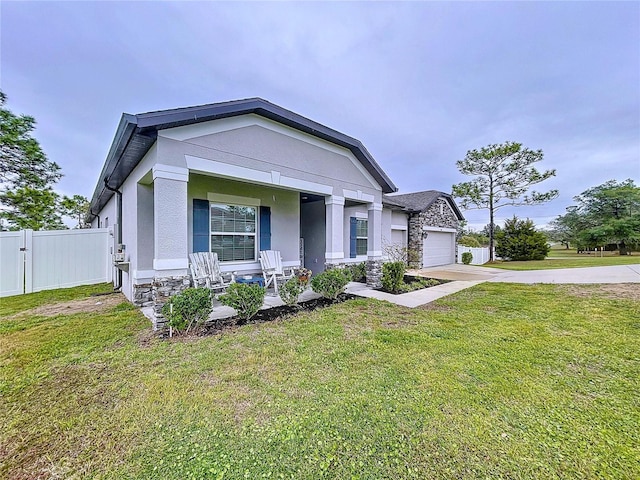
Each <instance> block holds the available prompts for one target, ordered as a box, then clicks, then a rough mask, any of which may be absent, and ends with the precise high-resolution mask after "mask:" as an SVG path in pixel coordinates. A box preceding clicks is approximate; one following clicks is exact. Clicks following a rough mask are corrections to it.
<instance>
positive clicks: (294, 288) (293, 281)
mask: <svg viewBox="0 0 640 480" xmlns="http://www.w3.org/2000/svg"><path fill="white" fill-rule="evenodd" d="M307 283H308V281H305V282H301V281H300V280H299V277H297V278H296V277H294V278H290V279H289V280H287V282H286V283H285V284H284V285H282V286H280V288H278V295H280V299H281V300H282V301H283V302H284V303H285V305H288V306H290V307H291V306H293V305H296V304H297V303H298V297H299V296H300V295H301V294H302V292H304V291H305V289H306V288H307Z"/></svg>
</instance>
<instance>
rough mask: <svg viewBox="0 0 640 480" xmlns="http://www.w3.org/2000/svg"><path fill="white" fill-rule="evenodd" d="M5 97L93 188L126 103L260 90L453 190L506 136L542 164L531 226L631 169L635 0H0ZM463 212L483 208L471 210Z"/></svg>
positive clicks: (398, 178)
mask: <svg viewBox="0 0 640 480" xmlns="http://www.w3.org/2000/svg"><path fill="white" fill-rule="evenodd" d="M0 15H1V38H0V40H1V60H0V66H1V71H0V73H1V77H0V85H1V86H2V90H3V91H4V92H5V93H6V94H7V95H8V97H9V101H8V107H9V108H10V109H11V110H12V111H13V112H15V113H25V114H29V115H32V116H34V117H35V118H36V120H37V122H38V127H37V130H36V132H35V136H36V138H37V139H38V140H39V141H40V144H41V145H42V147H43V148H44V150H45V152H46V153H47V155H48V156H49V158H50V159H51V160H54V161H56V162H57V163H58V164H59V165H60V166H61V167H62V171H63V173H64V175H65V176H64V178H63V179H62V180H61V181H60V183H59V184H58V186H57V190H58V191H59V192H61V193H64V194H67V195H73V194H81V195H85V196H87V197H90V196H91V194H92V193H93V189H94V187H95V184H96V181H97V177H98V174H99V172H100V169H101V168H102V165H103V162H104V160H105V158H106V155H107V152H108V150H109V146H110V144H111V141H112V139H113V136H114V133H115V129H116V126H117V124H118V121H119V119H120V116H121V114H122V113H123V112H127V113H141V112H147V111H152V110H160V109H165V108H176V107H183V106H191V105H199V104H205V103H214V102H218V101H225V100H232V99H240V98H247V97H254V96H259V97H263V98H265V99H267V100H269V101H271V102H273V103H276V104H278V105H281V106H282V107H285V108H287V109H289V110H292V111H294V112H296V113H299V114H301V115H304V116H306V117H308V118H311V119H312V120H315V121H317V122H320V123H322V124H324V125H326V126H328V127H331V128H334V129H336V130H339V131H341V132H343V133H345V134H347V135H350V136H353V137H355V138H357V139H359V140H360V141H362V142H363V143H364V145H365V146H366V147H367V149H368V150H369V151H370V152H371V154H372V155H373V156H374V158H375V159H376V160H377V161H378V163H379V164H380V165H381V166H382V168H383V169H384V170H385V171H386V172H387V174H388V175H389V176H390V177H391V179H392V180H393V181H394V182H395V183H396V185H397V186H398V187H399V189H400V192H401V193H409V192H414V191H419V190H429V189H434V190H442V191H444V192H451V185H452V184H454V183H458V182H461V181H465V180H469V179H470V178H471V177H465V176H463V175H462V174H460V173H459V172H458V170H457V168H456V166H455V162H456V160H459V159H462V158H464V156H465V153H466V152H467V150H470V149H474V148H480V147H483V146H486V145H488V144H492V143H502V142H504V141H506V140H512V141H518V142H521V143H523V144H524V145H525V146H526V147H529V148H531V149H534V150H537V149H542V150H543V151H544V153H545V160H544V161H543V162H541V163H540V164H539V169H551V168H553V169H556V170H557V175H556V177H555V178H553V179H551V180H548V181H546V182H544V183H542V184H540V185H539V186H538V189H539V190H544V191H546V190H548V189H551V188H558V189H559V190H560V197H559V198H558V199H557V200H555V201H553V202H550V203H548V204H545V205H543V206H535V207H519V208H517V209H515V210H508V209H504V210H500V211H499V214H498V221H501V220H502V219H503V218H505V217H509V216H511V215H513V213H516V214H517V215H518V216H519V217H529V218H531V219H533V220H534V221H535V222H536V224H538V225H543V224H545V223H547V222H548V221H549V220H551V219H553V218H554V217H555V216H556V215H559V214H563V213H564V212H565V207H566V206H568V205H571V204H572V197H573V196H574V195H577V194H579V193H580V192H582V191H584V190H586V189H587V188H589V187H592V186H595V185H599V184H601V183H603V182H605V181H606V180H609V179H616V180H619V181H620V180H624V179H626V178H633V179H634V180H635V181H636V182H639V181H640V2H620V3H618V2H601V3H600V2H562V3H560V2H558V3H556V2H540V3H537V2H536V3H534V2H486V3H485V2H473V3H471V2H388V3H385V2H380V3H338V2H322V3H307V2H305V3H281V2H277V3H219V2H182V3H177V2H175V3H173V2H162V3H158V2H155V3H152V2H135V3H133V2H132V3H129V2H88V3H84V2H67V3H57V2H42V3H40V2H7V1H3V2H2V3H1V5H0ZM465 216H466V217H467V219H468V220H469V223H470V225H471V226H472V227H475V228H481V227H482V226H483V225H485V224H486V223H488V212H487V211H486V210H484V211H467V212H465Z"/></svg>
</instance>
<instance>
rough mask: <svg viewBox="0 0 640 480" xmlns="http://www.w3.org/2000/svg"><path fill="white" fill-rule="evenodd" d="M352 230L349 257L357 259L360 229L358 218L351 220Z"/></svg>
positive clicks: (350, 232)
mask: <svg viewBox="0 0 640 480" xmlns="http://www.w3.org/2000/svg"><path fill="white" fill-rule="evenodd" d="M349 220H350V222H351V223H350V227H351V228H350V229H349V257H350V258H356V255H357V254H356V232H357V229H358V219H357V218H356V217H351V218H350V219H349Z"/></svg>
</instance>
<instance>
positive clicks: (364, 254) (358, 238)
mask: <svg viewBox="0 0 640 480" xmlns="http://www.w3.org/2000/svg"><path fill="white" fill-rule="evenodd" d="M356 219H357V222H367V236H366V237H359V236H358V224H357V222H356V257H366V256H367V254H366V253H360V254H359V253H358V240H366V241H367V245H368V243H369V220H368V219H366V218H358V217H356ZM365 252H366V250H365Z"/></svg>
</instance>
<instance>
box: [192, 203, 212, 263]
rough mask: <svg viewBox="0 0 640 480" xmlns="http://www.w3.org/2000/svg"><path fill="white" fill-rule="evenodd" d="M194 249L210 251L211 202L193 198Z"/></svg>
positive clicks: (196, 250) (195, 250)
mask: <svg viewBox="0 0 640 480" xmlns="http://www.w3.org/2000/svg"><path fill="white" fill-rule="evenodd" d="M193 251H194V252H208V251H209V202H208V201H207V200H198V199H196V198H194V199H193Z"/></svg>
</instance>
